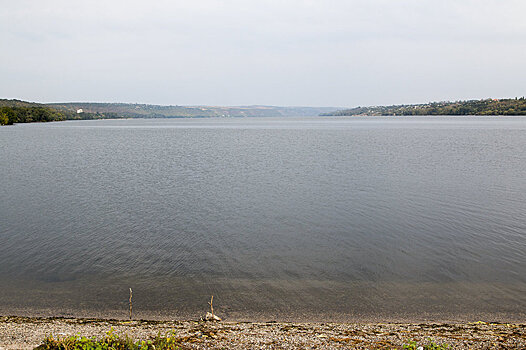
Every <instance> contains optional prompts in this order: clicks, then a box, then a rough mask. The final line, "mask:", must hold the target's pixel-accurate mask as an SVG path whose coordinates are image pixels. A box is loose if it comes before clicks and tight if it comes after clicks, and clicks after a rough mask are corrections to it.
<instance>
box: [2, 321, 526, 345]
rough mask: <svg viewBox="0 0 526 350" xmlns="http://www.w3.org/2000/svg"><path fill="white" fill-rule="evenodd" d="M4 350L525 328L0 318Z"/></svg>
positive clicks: (430, 335)
mask: <svg viewBox="0 0 526 350" xmlns="http://www.w3.org/2000/svg"><path fill="white" fill-rule="evenodd" d="M0 348H2V349H5V350H7V349H34V348H37V349H110V348H111V349H157V350H159V349H225V348H228V349H231V348H236V349H262V348H271V349H307V348H308V349H314V348H316V349H344V348H355V349H490V348H491V349H499V348H500V349H524V348H526V324H505V323H487V322H481V321H479V322H474V323H463V324H450V323H421V324H411V323H371V324H365V323H364V324H353V323H288V322H260V323H252V322H210V321H208V322H207V321H202V320H196V321H146V320H133V321H123V320H106V319H78V318H31V317H15V316H11V317H8V316H4V317H0Z"/></svg>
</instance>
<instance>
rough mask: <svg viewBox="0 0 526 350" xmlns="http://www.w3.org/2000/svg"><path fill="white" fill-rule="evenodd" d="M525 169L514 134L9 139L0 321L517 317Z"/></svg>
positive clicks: (1, 197) (216, 125)
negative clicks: (21, 317)
mask: <svg viewBox="0 0 526 350" xmlns="http://www.w3.org/2000/svg"><path fill="white" fill-rule="evenodd" d="M525 151H526V118H519V117H513V118H504V117H499V118H494V117H480V118H479V117H476V118H475V117H469V118H461V117H438V118H435V117H411V118H396V119H394V118H303V119H296V118H293V119H270V118H269V119H194V120H189V119H183V120H181V119H174V120H167V119H157V120H112V121H71V122H58V123H47V124H26V125H16V126H12V127H2V128H0V217H1V221H0V314H8V313H33V314H34V313H40V314H59V315H81V314H82V315H116V316H119V315H120V316H122V317H125V316H126V315H127V299H128V287H132V288H133V289H134V310H136V313H137V315H139V316H140V315H143V316H145V317H146V316H148V317H151V316H152V315H159V316H160V317H198V316H199V315H201V314H202V313H203V312H204V311H206V309H207V300H208V299H209V296H210V295H212V294H213V295H214V306H215V309H216V312H218V313H220V314H221V315H223V316H226V317H227V318H229V317H230V318H231V319H233V318H250V319H252V318H258V317H259V318H263V319H274V318H277V319H279V318H282V319H284V318H286V319H298V318H310V319H337V318H338V319H340V318H342V319H354V318H358V319H364V318H375V317H381V318H393V319H404V318H411V317H413V318H414V317H420V318H430V319H438V318H442V319H444V318H448V317H449V318H470V317H471V318H476V317H482V316H485V317H495V318H499V317H501V318H502V317H504V318H506V317H508V318H521V317H524V311H525V310H526V239H525V238H526V195H525V193H526V152H525ZM488 315H489V316H488ZM503 315H504V316H503Z"/></svg>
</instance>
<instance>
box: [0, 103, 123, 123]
mask: <svg viewBox="0 0 526 350" xmlns="http://www.w3.org/2000/svg"><path fill="white" fill-rule="evenodd" d="M107 118H118V115H117V114H115V113H104V114H102V113H77V112H73V111H66V110H58V109H55V108H51V107H45V106H38V105H36V106H32V105H31V106H0V125H12V124H14V123H33V122H52V121H62V120H88V119H107Z"/></svg>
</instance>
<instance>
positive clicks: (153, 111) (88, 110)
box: [0, 99, 338, 125]
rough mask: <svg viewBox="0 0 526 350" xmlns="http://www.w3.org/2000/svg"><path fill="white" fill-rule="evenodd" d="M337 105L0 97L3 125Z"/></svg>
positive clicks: (314, 111)
mask: <svg viewBox="0 0 526 350" xmlns="http://www.w3.org/2000/svg"><path fill="white" fill-rule="evenodd" d="M337 109H338V108H336V107H274V106H240V107H218V106H158V105H147V104H132V103H88V102H67V103H47V104H43V103H35V102H27V101H21V100H6V99H0V125H2V124H14V123H30V122H48V121H60V120H80V119H84V120H85V119H110V118H112V119H113V118H198V117H305V116H316V115H319V114H321V113H328V112H333V111H336V110H337Z"/></svg>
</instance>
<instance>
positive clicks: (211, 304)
mask: <svg viewBox="0 0 526 350" xmlns="http://www.w3.org/2000/svg"><path fill="white" fill-rule="evenodd" d="M208 305H210V309H211V310H212V319H213V318H214V296H213V295H212V298H210V302H209V303H208Z"/></svg>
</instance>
